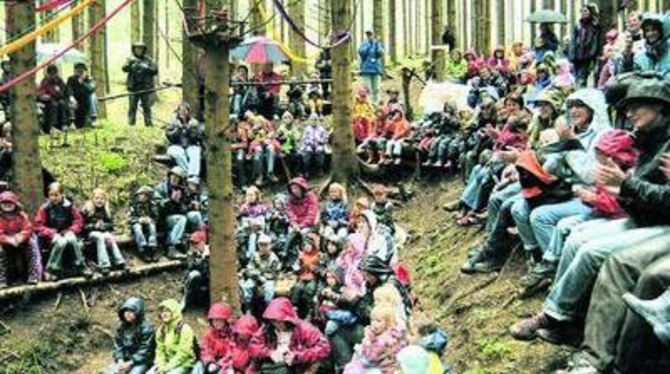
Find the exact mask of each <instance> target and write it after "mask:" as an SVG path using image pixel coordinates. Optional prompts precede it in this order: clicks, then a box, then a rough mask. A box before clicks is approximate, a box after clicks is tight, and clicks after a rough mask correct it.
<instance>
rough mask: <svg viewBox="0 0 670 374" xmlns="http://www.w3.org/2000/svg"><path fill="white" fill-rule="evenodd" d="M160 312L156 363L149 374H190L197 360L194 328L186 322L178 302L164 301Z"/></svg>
mask: <svg viewBox="0 0 670 374" xmlns="http://www.w3.org/2000/svg"><path fill="white" fill-rule="evenodd" d="M158 311H159V317H160V320H161V324H160V326H159V327H158V330H157V331H156V361H155V364H154V367H152V368H151V370H149V374H163V373H190V372H191V369H193V366H194V365H195V363H196V360H197V359H196V355H195V353H196V350H195V347H196V340H195V339H196V338H195V333H194V332H193V328H192V327H191V326H190V325H189V324H188V323H186V321H184V318H183V317H182V314H181V308H180V306H179V302H178V301H177V300H174V299H167V300H165V301H163V302H162V303H161V304H160V306H159V308H158Z"/></svg>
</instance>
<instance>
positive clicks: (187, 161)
mask: <svg viewBox="0 0 670 374" xmlns="http://www.w3.org/2000/svg"><path fill="white" fill-rule="evenodd" d="M167 154H168V156H170V158H172V159H173V160H174V162H175V163H176V164H177V166H179V167H180V168H182V169H184V171H186V172H187V174H188V175H189V176H200V163H201V160H202V149H201V148H200V146H198V145H189V146H188V147H182V146H180V145H175V144H173V145H170V146H169V147H168V149H167Z"/></svg>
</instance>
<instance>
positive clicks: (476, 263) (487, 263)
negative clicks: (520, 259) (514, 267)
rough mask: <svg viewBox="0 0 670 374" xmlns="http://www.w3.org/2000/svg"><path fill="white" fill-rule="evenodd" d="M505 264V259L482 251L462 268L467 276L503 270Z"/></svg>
mask: <svg viewBox="0 0 670 374" xmlns="http://www.w3.org/2000/svg"><path fill="white" fill-rule="evenodd" d="M504 264H505V260H504V259H502V258H500V257H499V256H491V255H489V254H487V253H486V252H485V251H484V250H483V249H481V250H480V251H479V252H478V253H477V254H475V255H474V256H472V257H471V258H470V259H468V260H467V261H466V262H465V264H463V266H461V272H463V273H465V274H474V273H492V272H494V271H498V270H500V269H502V267H503V265H504Z"/></svg>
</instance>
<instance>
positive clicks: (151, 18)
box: [142, 0, 156, 59]
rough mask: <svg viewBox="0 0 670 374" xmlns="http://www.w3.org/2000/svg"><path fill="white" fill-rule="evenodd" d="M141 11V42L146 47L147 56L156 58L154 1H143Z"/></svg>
mask: <svg viewBox="0 0 670 374" xmlns="http://www.w3.org/2000/svg"><path fill="white" fill-rule="evenodd" d="M142 4H143V5H144V9H142V13H143V14H142V41H143V42H144V44H145V45H146V46H147V51H146V53H147V56H149V57H150V58H151V59H155V58H156V49H155V45H154V38H155V34H156V29H155V27H156V0H143V3H142Z"/></svg>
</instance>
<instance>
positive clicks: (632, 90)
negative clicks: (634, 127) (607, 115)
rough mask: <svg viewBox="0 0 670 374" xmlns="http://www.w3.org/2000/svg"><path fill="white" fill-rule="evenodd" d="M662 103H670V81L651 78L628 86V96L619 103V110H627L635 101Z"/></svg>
mask: <svg viewBox="0 0 670 374" xmlns="http://www.w3.org/2000/svg"><path fill="white" fill-rule="evenodd" d="M640 102H642V103H654V102H656V103H661V104H665V105H670V81H667V80H664V79H659V78H649V79H644V80H641V81H639V83H638V84H634V85H631V86H630V87H628V91H627V92H626V96H625V97H624V98H623V99H622V100H621V101H619V102H618V103H617V105H616V106H617V108H618V109H619V110H625V109H626V108H627V107H628V106H630V105H631V104H633V103H640Z"/></svg>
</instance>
